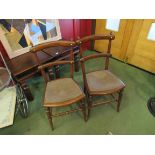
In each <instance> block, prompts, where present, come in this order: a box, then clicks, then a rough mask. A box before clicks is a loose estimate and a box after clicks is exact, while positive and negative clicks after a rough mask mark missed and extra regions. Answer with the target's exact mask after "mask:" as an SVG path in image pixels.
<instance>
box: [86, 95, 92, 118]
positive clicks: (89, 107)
mask: <svg viewBox="0 0 155 155" xmlns="http://www.w3.org/2000/svg"><path fill="white" fill-rule="evenodd" d="M92 100H93V97H92V96H90V95H88V105H87V109H88V115H87V119H88V118H89V117H90V110H91V107H92Z"/></svg>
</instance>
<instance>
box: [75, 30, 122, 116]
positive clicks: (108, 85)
mask: <svg viewBox="0 0 155 155" xmlns="http://www.w3.org/2000/svg"><path fill="white" fill-rule="evenodd" d="M114 38H115V36H114V35H113V34H112V33H110V34H109V35H91V36H87V37H84V38H82V39H79V40H77V41H76V44H78V45H79V48H80V57H81V59H80V61H81V65H82V74H83V80H84V92H85V94H87V98H88V103H89V104H88V117H89V115H90V109H91V108H92V107H95V106H98V105H101V104H106V103H110V102H112V101H116V102H117V111H119V107H120V103H121V98H122V92H123V89H124V87H125V84H124V83H123V82H122V81H121V80H120V79H118V78H117V77H116V76H115V75H114V74H113V73H111V72H110V71H109V70H108V66H109V58H110V57H111V54H110V49H111V42H112V40H114ZM92 40H107V41H108V42H109V43H108V49H107V52H106V53H101V54H94V55H89V56H86V57H83V52H84V51H82V48H81V46H82V44H84V43H86V42H88V41H92ZM99 57H103V58H105V68H104V69H103V70H97V71H92V72H89V73H86V70H85V62H86V61H88V60H91V59H95V58H99ZM115 93H116V94H118V96H117V97H116V96H114V94H115ZM102 95H111V96H112V97H113V98H114V99H113V100H106V101H104V102H102V103H101V102H100V103H93V102H92V97H93V96H102Z"/></svg>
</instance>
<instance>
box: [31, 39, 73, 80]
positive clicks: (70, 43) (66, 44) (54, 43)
mask: <svg viewBox="0 0 155 155" xmlns="http://www.w3.org/2000/svg"><path fill="white" fill-rule="evenodd" d="M57 46H63V47H70V51H69V52H70V60H62V61H55V62H49V63H46V64H43V65H40V66H39V67H38V69H39V70H40V71H41V73H42V75H43V77H44V79H45V82H48V81H49V78H48V76H47V75H46V73H45V69H47V68H49V67H51V68H52V67H54V66H59V65H65V64H70V76H71V78H73V70H74V65H73V47H74V46H75V42H73V41H51V42H47V43H44V44H39V45H37V46H34V47H32V48H31V50H30V51H31V52H33V53H35V54H36V53H37V52H38V51H41V50H44V49H47V48H50V47H57ZM36 58H37V55H36Z"/></svg>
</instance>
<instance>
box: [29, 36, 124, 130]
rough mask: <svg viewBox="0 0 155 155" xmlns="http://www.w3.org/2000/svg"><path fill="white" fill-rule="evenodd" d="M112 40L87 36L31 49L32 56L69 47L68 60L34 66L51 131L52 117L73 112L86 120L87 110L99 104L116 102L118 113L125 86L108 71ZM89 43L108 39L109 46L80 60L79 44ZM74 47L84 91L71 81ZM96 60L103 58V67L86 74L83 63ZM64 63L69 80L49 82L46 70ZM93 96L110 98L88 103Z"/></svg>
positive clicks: (111, 38) (88, 111) (105, 37)
mask: <svg viewBox="0 0 155 155" xmlns="http://www.w3.org/2000/svg"><path fill="white" fill-rule="evenodd" d="M114 38H115V37H114V35H113V34H109V35H91V36H87V37H84V38H82V39H79V40H77V41H75V42H73V41H53V42H49V43H45V44H41V45H37V46H35V47H33V48H32V49H31V52H35V53H36V52H37V51H40V50H42V49H45V48H49V47H55V46H65V47H69V48H70V60H63V61H55V62H50V63H47V64H44V65H41V66H39V67H38V69H39V70H40V71H41V73H42V75H43V77H44V79H45V82H46V87H45V94H44V101H43V106H44V108H45V110H46V113H47V116H48V119H49V122H50V125H51V128H52V130H53V129H54V127H53V117H56V116H62V115H66V114H70V113H73V112H77V111H82V114H83V117H84V120H85V121H87V120H88V117H89V115H90V110H91V108H93V107H95V106H98V105H100V104H105V103H110V102H112V101H116V102H117V111H119V107H120V103H121V98H122V92H123V89H124V87H125V84H124V83H123V82H122V81H121V80H120V79H118V78H117V77H116V76H115V75H114V74H112V73H111V72H110V71H109V70H108V65H109V58H110V57H111V54H110V49H111V42H112V40H113V39H114ZM92 40H108V41H109V44H108V50H107V52H106V53H102V54H94V55H89V56H86V57H83V52H84V51H83V50H82V45H83V44H84V43H86V42H88V41H92ZM77 45H78V46H79V51H80V57H81V59H80V62H81V66H82V74H83V81H84V92H83V90H82V89H81V88H80V86H79V85H78V84H77V83H76V81H75V80H74V78H73V73H74V64H73V62H74V61H73V47H74V46H77ZM99 57H103V58H106V61H105V68H104V69H103V70H97V71H92V72H89V73H86V71H85V62H86V61H87V60H90V59H95V58H99ZM65 64H69V65H70V73H71V74H70V77H69V78H58V79H54V80H51V81H50V79H51V76H52V75H53V70H52V69H50V70H49V74H47V72H46V69H48V68H51V67H58V66H59V65H65ZM113 94H118V96H117V97H116V96H114V95H113ZM97 95H99V96H103V95H111V96H112V97H113V98H114V99H113V100H108V101H104V102H102V103H94V102H93V101H92V98H93V96H97ZM85 96H86V97H85ZM85 99H86V100H87V102H86V101H85ZM75 103H77V105H78V106H77V107H75V108H73V109H71V110H69V111H65V112H61V113H56V114H53V111H52V110H53V108H57V107H66V106H69V105H72V104H74V105H75Z"/></svg>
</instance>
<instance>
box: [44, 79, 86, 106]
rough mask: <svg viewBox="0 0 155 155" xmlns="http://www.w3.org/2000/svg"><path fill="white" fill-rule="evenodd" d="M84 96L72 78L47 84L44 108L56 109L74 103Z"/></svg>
mask: <svg viewBox="0 0 155 155" xmlns="http://www.w3.org/2000/svg"><path fill="white" fill-rule="evenodd" d="M84 97H85V95H84V93H83V91H82V90H81V89H80V87H79V86H78V84H77V83H76V82H75V81H74V80H73V79H72V78H63V79H57V80H53V81H50V82H47V86H46V91H45V98H44V106H51V107H58V106H66V105H69V104H72V103H75V102H77V101H79V100H81V99H82V98H84Z"/></svg>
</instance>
